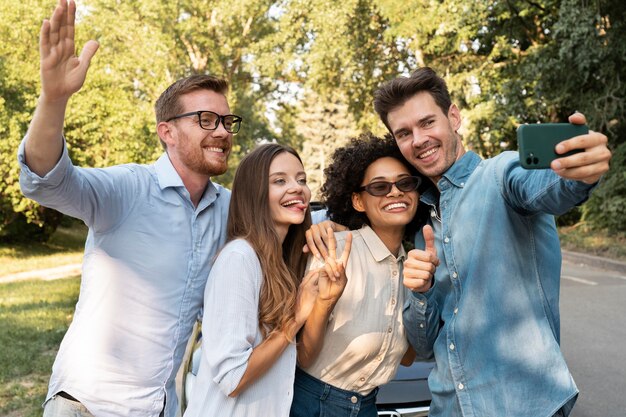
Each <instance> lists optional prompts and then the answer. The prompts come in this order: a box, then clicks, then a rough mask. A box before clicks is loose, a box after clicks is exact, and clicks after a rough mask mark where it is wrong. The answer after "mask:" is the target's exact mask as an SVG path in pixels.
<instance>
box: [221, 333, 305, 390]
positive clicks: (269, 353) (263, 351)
mask: <svg viewBox="0 0 626 417" xmlns="http://www.w3.org/2000/svg"><path fill="white" fill-rule="evenodd" d="M300 327H301V326H299V325H298V324H296V323H295V322H292V324H291V325H290V326H289V328H288V329H286V330H285V331H277V332H274V333H272V334H270V335H269V336H268V337H267V338H266V339H265V340H264V341H263V342H261V343H260V344H259V345H258V346H257V347H255V348H254V349H253V350H252V353H251V354H250V358H249V359H248V365H247V366H246V370H245V372H244V374H243V376H242V377H241V380H240V381H239V384H238V385H237V388H235V390H234V391H233V392H231V393H230V394H229V397H236V396H238V395H239V394H241V393H242V392H243V391H245V390H246V388H248V387H249V386H250V385H251V384H252V383H254V382H255V381H256V380H258V379H259V378H260V377H262V376H263V375H264V374H265V373H266V372H267V371H268V369H270V368H271V367H272V366H273V365H274V363H276V361H277V360H278V358H279V357H280V355H282V354H283V352H284V351H285V349H286V348H287V346H289V344H290V343H291V341H292V340H293V339H294V338H295V335H296V333H297V332H298V330H299V329H300Z"/></svg>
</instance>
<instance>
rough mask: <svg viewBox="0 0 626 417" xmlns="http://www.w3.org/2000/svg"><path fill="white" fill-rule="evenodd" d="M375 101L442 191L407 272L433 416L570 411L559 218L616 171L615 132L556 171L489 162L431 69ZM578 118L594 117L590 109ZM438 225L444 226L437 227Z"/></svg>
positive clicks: (426, 197) (433, 199) (564, 146)
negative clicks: (465, 135)
mask: <svg viewBox="0 0 626 417" xmlns="http://www.w3.org/2000/svg"><path fill="white" fill-rule="evenodd" d="M375 108H376V111H377V112H378V114H379V115H380V117H381V119H382V120H383V122H384V123H385V125H386V126H387V128H388V129H389V131H390V132H391V133H392V134H393V136H394V138H395V139H396V142H397V144H398V147H399V148H400V150H401V151H402V154H403V155H404V157H405V158H406V159H407V160H408V161H410V162H411V163H412V164H413V165H414V166H415V167H416V168H417V169H418V170H419V171H420V172H421V173H422V174H424V175H426V176H427V177H429V178H430V179H431V181H432V183H433V186H432V187H430V188H429V189H427V190H426V191H425V192H423V193H422V195H421V198H420V200H421V203H423V204H427V205H428V206H429V207H430V210H431V217H430V221H429V222H428V223H429V224H428V225H427V226H425V227H424V229H423V231H422V232H420V233H418V235H417V236H416V239H415V240H416V248H423V249H424V250H421V249H416V250H413V251H411V252H410V253H409V256H408V259H407V261H406V263H405V267H404V283H405V285H406V286H407V287H409V288H410V289H412V290H413V297H411V298H410V300H409V303H408V305H407V307H406V309H405V313H404V320H405V326H406V328H407V332H408V334H409V339H410V342H411V344H412V345H413V346H414V347H415V349H416V350H417V352H418V353H419V354H420V355H421V356H422V357H425V358H430V357H432V356H433V355H434V358H435V362H436V366H435V367H434V369H433V371H432V373H431V375H430V377H429V386H430V389H431V391H432V395H433V400H432V404H431V411H430V416H431V417H442V416H445V417H452V416H463V417H488V416H492V417H502V416H515V417H552V416H567V415H569V413H570V411H571V409H572V407H573V405H574V402H575V401H576V397H577V395H578V389H577V388H576V385H575V383H574V380H573V379H572V376H571V374H570V373H569V370H568V368H567V365H566V363H565V360H564V358H563V355H562V353H561V351H560V347H559V337H560V336H559V332H560V328H559V326H560V323H559V280H560V267H561V253H560V245H559V239H558V235H557V231H556V227H555V222H554V217H553V216H554V215H558V214H561V213H564V212H566V211H567V210H569V209H570V208H572V207H574V206H576V205H578V204H581V203H583V202H584V201H585V200H587V198H588V197H589V194H590V192H591V190H592V189H593V187H594V186H595V184H596V183H597V181H598V180H599V179H600V177H601V176H602V174H604V173H605V172H606V171H607V170H608V168H609V164H608V162H609V160H610V158H611V153H610V151H609V150H608V148H607V146H606V143H607V139H606V137H605V136H604V135H602V134H599V133H596V132H589V134H587V135H582V136H578V137H575V138H572V139H570V140H567V141H564V142H561V143H560V144H559V145H557V148H556V151H557V153H558V154H563V153H565V152H567V151H569V150H572V149H583V150H584V152H582V153H578V154H575V155H573V156H568V157H563V158H559V159H557V160H555V161H554V162H553V163H552V165H551V168H552V169H547V170H525V169H522V168H521V166H520V164H519V156H518V153H517V152H503V153H501V154H500V155H498V156H496V157H494V158H490V159H486V160H483V159H481V158H480V157H479V156H478V155H477V154H475V153H474V152H471V151H466V150H465V149H464V147H463V145H462V143H461V137H460V136H459V134H458V133H457V131H458V129H459V127H460V126H461V116H460V112H459V109H458V108H457V107H456V106H455V105H454V104H452V103H451V101H450V97H449V94H448V90H447V87H446V84H445V82H444V80H443V79H442V78H440V77H438V76H437V75H436V74H435V73H434V71H432V70H431V69H430V68H421V69H419V70H417V71H416V72H414V73H413V74H412V75H411V76H410V77H399V78H396V79H394V80H392V81H390V82H388V83H386V84H384V85H383V86H381V88H380V89H379V90H378V91H377V92H376V94H375ZM570 122H571V123H575V124H583V123H585V118H584V116H583V115H581V114H578V113H577V114H574V115H572V116H571V117H570ZM433 232H434V233H433Z"/></svg>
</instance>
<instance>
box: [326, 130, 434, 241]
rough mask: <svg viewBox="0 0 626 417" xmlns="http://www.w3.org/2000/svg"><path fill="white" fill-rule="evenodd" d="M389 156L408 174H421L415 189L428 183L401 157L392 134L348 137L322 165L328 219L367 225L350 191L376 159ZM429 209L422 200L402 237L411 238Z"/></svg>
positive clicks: (341, 222) (340, 222)
mask: <svg viewBox="0 0 626 417" xmlns="http://www.w3.org/2000/svg"><path fill="white" fill-rule="evenodd" d="M386 156H388V157H392V158H395V159H397V160H398V161H400V162H402V164H403V165H404V166H405V167H406V168H407V169H408V171H409V172H410V173H411V175H415V176H418V177H422V185H420V188H419V190H418V192H421V191H422V190H423V189H425V188H426V187H427V186H428V183H429V181H428V179H427V178H425V177H424V176H423V175H421V174H419V173H418V172H417V170H416V169H415V168H414V167H413V166H412V165H411V164H410V163H408V162H407V161H406V159H404V157H403V156H402V153H401V152H400V149H398V146H397V145H396V142H395V140H394V139H393V138H392V137H391V135H386V136H385V137H383V138H381V137H377V136H374V135H372V134H371V133H364V134H362V135H360V136H359V137H356V138H352V139H350V143H349V144H348V145H346V146H343V147H341V148H338V149H337V150H335V152H334V153H333V156H332V159H331V163H330V165H329V166H328V167H327V168H326V169H324V176H325V178H326V180H325V182H324V184H323V185H322V190H321V194H322V203H324V205H325V206H326V208H327V209H328V216H329V218H330V220H332V221H333V222H335V223H339V224H342V225H344V226H346V227H348V228H349V229H351V230H355V229H359V228H361V227H362V226H363V225H365V224H367V225H370V222H369V219H368V218H367V216H366V215H365V213H361V212H359V211H356V210H355V209H354V207H352V193H354V192H356V191H357V190H358V189H359V187H360V186H361V182H362V181H363V178H364V177H365V171H366V170H367V168H368V167H369V166H370V165H371V164H372V163H373V162H374V161H376V160H377V159H380V158H383V157H386ZM427 214H428V210H426V207H425V206H424V205H423V204H418V209H417V213H416V215H415V217H414V218H413V221H412V222H411V223H410V224H408V225H407V227H406V229H405V239H407V238H408V240H410V241H412V240H413V235H414V234H415V231H416V230H417V228H418V227H420V226H421V225H423V224H425V222H426V217H425V216H426V215H427Z"/></svg>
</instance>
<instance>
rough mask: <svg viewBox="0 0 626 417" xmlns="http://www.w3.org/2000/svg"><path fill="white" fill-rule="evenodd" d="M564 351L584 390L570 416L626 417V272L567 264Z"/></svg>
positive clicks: (563, 286) (563, 290) (563, 303)
mask: <svg viewBox="0 0 626 417" xmlns="http://www.w3.org/2000/svg"><path fill="white" fill-rule="evenodd" d="M562 278H563V279H562V280H561V348H562V350H563V353H564V355H565V358H566V360H567V363H568V365H569V368H570V371H571V373H572V375H574V380H575V381H576V384H577V385H578V388H579V390H580V395H579V397H578V402H577V404H576V407H575V408H574V411H573V412H572V414H571V417H626V273H625V272H612V271H608V270H603V269H599V268H595V267H590V266H585V265H580V264H576V263H572V262H568V261H564V262H563V272H562Z"/></svg>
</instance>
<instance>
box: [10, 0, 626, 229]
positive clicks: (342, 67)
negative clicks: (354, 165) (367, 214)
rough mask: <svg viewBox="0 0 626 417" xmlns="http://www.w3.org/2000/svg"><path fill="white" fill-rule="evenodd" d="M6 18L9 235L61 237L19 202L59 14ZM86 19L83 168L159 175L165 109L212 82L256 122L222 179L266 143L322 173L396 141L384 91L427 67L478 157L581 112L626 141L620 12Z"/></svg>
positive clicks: (615, 195) (598, 5)
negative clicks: (524, 131) (158, 111)
mask: <svg viewBox="0 0 626 417" xmlns="http://www.w3.org/2000/svg"><path fill="white" fill-rule="evenodd" d="M0 7H2V8H3V19H2V20H1V21H0V35H1V36H2V39H3V40H6V41H5V42H2V43H1V44H0V92H1V95H0V137H1V138H2V140H0V176H1V178H2V180H1V181H0V235H1V234H2V233H4V234H5V235H6V234H7V233H9V232H11V234H12V235H15V234H18V235H20V234H23V233H24V232H23V229H20V228H18V227H16V226H17V225H19V223H20V222H23V221H24V220H25V221H28V222H31V223H33V224H36V225H44V224H47V225H48V226H49V227H48V229H49V230H52V229H54V224H52V223H51V222H49V221H48V220H46V216H47V215H49V214H47V213H46V211H45V210H43V209H41V208H40V207H39V206H38V205H37V204H35V203H34V202H32V201H30V200H27V199H24V198H23V197H22V195H21V193H20V191H19V186H18V182H17V177H18V165H17V161H16V158H15V150H16V148H17V146H18V144H19V142H20V140H21V138H22V137H23V136H24V134H25V132H26V129H27V126H28V121H29V119H30V117H31V114H32V112H33V110H34V107H35V104H36V100H37V95H38V51H37V48H36V47H35V45H37V37H38V29H37V28H38V27H39V25H40V23H41V20H42V19H43V18H44V17H47V16H49V14H50V12H51V11H52V9H53V7H54V4H53V2H47V1H46V2H44V1H42V0H26V1H23V2H11V1H8V0H0ZM78 11H79V19H78V22H77V35H76V36H77V44H78V45H79V46H80V45H82V44H84V42H85V41H86V40H87V39H90V38H95V39H97V40H98V41H99V42H100V44H101V47H100V50H99V51H98V53H97V55H96V56H95V58H94V60H93V62H92V67H91V69H90V72H89V74H88V77H87V82H86V85H85V86H84V87H83V90H82V91H81V92H80V93H78V94H77V95H76V96H75V97H73V99H72V101H71V102H70V105H69V109H68V113H67V115H66V126H65V135H66V137H67V146H68V150H69V152H70V155H71V157H72V159H73V160H74V162H75V163H76V164H78V165H86V166H98V167H100V166H107V165H111V164H117V163H125V162H131V161H132V162H140V163H142V162H149V161H152V160H154V159H155V158H156V157H157V156H158V154H159V153H160V152H161V149H160V147H159V145H158V140H157V138H156V132H155V127H154V115H153V110H152V105H153V103H154V101H155V100H156V98H157V97H158V95H159V94H160V92H161V91H162V90H163V89H164V88H165V87H166V86H168V85H169V84H170V83H172V82H173V81H174V80H175V79H177V78H180V77H182V76H185V75H189V74H193V73H205V72H208V73H213V74H216V75H221V76H224V77H226V78H227V79H228V80H229V81H230V83H231V86H232V90H231V93H230V97H229V100H230V103H231V108H232V110H233V112H235V113H237V114H240V115H242V116H243V118H244V127H243V128H242V130H241V132H240V133H239V134H238V135H237V136H236V137H235V147H234V149H233V155H232V157H231V164H230V166H231V167H230V169H229V172H228V173H227V174H226V175H224V176H222V177H220V178H218V181H219V182H221V183H224V184H226V185H228V184H229V183H230V181H231V178H232V173H233V172H234V168H235V167H236V165H237V163H238V161H239V159H240V157H241V156H242V155H243V154H245V153H246V152H247V151H248V150H249V149H250V148H251V147H253V146H254V144H255V143H257V142H259V141H263V140H269V141H273V140H277V141H280V142H283V143H288V144H291V145H293V146H294V147H296V148H298V149H301V150H302V152H303V153H304V156H305V160H306V161H305V162H306V165H307V169H310V170H311V169H312V170H314V169H321V168H322V167H323V165H324V163H325V161H324V159H325V158H327V157H328V156H329V155H330V152H331V151H332V149H334V147H336V146H338V145H339V144H341V143H342V141H343V140H345V139H347V136H350V135H356V134H357V133H359V132H360V131H367V130H369V131H373V132H375V133H377V134H382V133H384V127H383V126H382V124H381V123H380V122H379V121H378V120H377V118H376V116H375V114H374V112H373V109H372V105H371V102H372V94H373V91H374V90H375V89H376V87H377V86H378V85H379V84H380V83H381V82H383V81H384V80H387V79H390V78H392V77H394V76H396V75H398V74H407V73H409V72H410V71H412V70H413V69H415V68H416V67H418V66H423V65H428V66H431V67H433V68H435V69H436V70H437V71H438V72H439V73H440V74H442V75H443V76H444V77H445V78H446V80H447V82H448V85H449V87H450V90H451V92H452V95H453V100H454V101H455V102H456V103H457V104H458V105H459V106H460V108H461V109H462V114H463V116H464V121H463V127H462V132H463V135H464V138H465V142H466V144H467V145H468V146H469V147H471V148H473V149H474V150H476V151H477V152H479V153H480V154H482V155H483V156H485V157H488V156H491V155H495V154H497V153H499V152H501V151H502V150H507V149H516V148H517V142H516V139H515V130H516V128H517V126H519V124H521V123H528V122H547V121H565V120H566V119H567V116H568V115H569V114H571V113H572V112H573V111H574V110H579V111H581V112H583V113H585V115H586V116H587V120H588V124H589V126H590V127H591V128H592V129H595V130H600V131H602V132H605V133H606V134H607V136H608V137H609V142H610V144H611V146H612V147H613V148H617V147H618V146H620V145H621V144H622V143H624V141H625V140H624V138H625V137H626V126H625V124H624V120H625V119H626V117H625V116H626V114H625V113H626V111H625V105H624V99H625V97H626V62H625V61H626V42H623V40H624V39H626V16H625V14H626V8H624V7H623V5H622V1H621V0H593V1H591V0H537V1H532V2H528V1H525V0H509V1H506V2H497V1H493V0H488V1H483V2H462V1H459V0H440V1H432V0H406V1H402V2H401V1H398V0H379V1H373V0H346V1H342V2H335V1H332V0H319V1H316V2H311V1H308V0H279V1H271V0H228V1H227V0H210V1H209V0H180V1H177V2H166V1H162V0H161V1H148V0H138V1H134V2H123V1H119V0H116V1H111V0H83V1H80V2H79V9H78ZM330 115H332V116H330ZM320 155H323V156H320ZM612 165H613V169H614V170H618V171H619V170H620V168H621V167H623V165H622V161H614V162H613V164H612ZM309 175H310V177H311V178H312V179H314V181H313V182H314V184H315V183H316V181H318V179H319V178H320V173H319V172H309ZM609 175H610V176H613V174H612V173H611V174H609ZM316 178H318V179H316ZM608 179H609V178H608V177H607V181H605V182H604V183H603V184H602V185H601V187H600V188H599V189H598V190H597V192H598V194H603V193H604V194H603V195H605V197H603V199H604V200H605V203H603V204H601V205H599V204H596V205H594V204H589V205H588V207H587V206H585V207H586V208H585V209H584V212H585V218H586V219H587V221H590V222H600V223H602V221H605V220H607V219H606V217H607V216H606V214H605V213H603V212H602V210H605V209H606V208H607V207H618V206H619V205H620V204H622V203H621V201H622V200H620V198H621V199H623V198H624V192H623V190H622V189H621V188H620V187H617V186H611V187H610V189H606V190H605V187H607V186H610V184H611V183H610V182H609V181H608ZM615 181H617V180H615ZM592 201H593V200H592ZM611 201H612V203H611ZM594 210H596V211H597V210H600V211H597V212H595V213H594ZM602 219H604V220H602ZM10 223H14V226H12V227H13V229H14V230H18V231H17V232H16V231H10V230H9V226H8V225H9V224H10ZM600 223H598V224H600ZM620 227H621V226H620ZM45 235H46V233H44V234H43V235H42V236H45Z"/></svg>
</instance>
